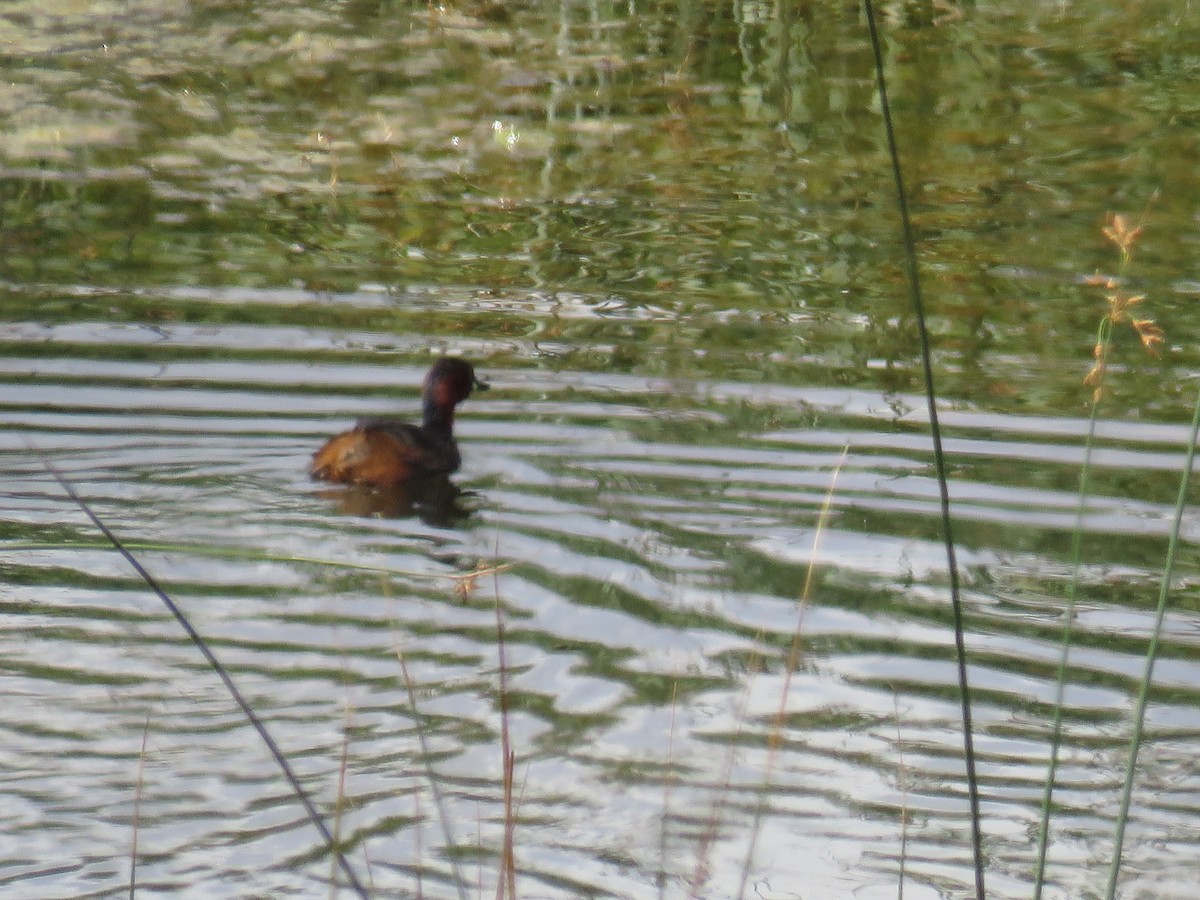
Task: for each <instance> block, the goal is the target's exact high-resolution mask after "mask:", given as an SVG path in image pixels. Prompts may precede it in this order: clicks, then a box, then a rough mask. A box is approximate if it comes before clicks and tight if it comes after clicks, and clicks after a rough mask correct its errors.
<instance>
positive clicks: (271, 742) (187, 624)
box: [29, 444, 368, 900]
mask: <svg viewBox="0 0 1200 900" xmlns="http://www.w3.org/2000/svg"><path fill="white" fill-rule="evenodd" d="M29 446H30V449H31V450H34V452H37V453H38V454H39V455H41V451H39V450H37V448H36V447H33V446H32V444H30V445H29ZM42 465H44V466H45V467H46V471H48V472H49V473H50V474H51V475H53V476H54V480H55V481H57V482H58V484H59V486H60V487H61V488H62V489H63V490H64V491H66V493H67V496H69V497H70V498H71V499H72V500H73V501H75V505H76V506H78V507H79V508H80V509H81V510H83V512H84V514H85V515H86V516H87V517H88V518H89V519H91V520H92V524H93V525H95V526H96V527H97V528H98V529H99V530H100V533H101V534H103V535H104V536H105V537H106V538H107V539H108V542H109V543H110V544H112V546H113V549H115V550H116V551H117V552H118V553H120V554H121V556H123V557H124V558H125V561H126V562H127V563H129V565H130V566H132V567H133V570H134V571H135V572H137V573H138V575H140V576H141V578H142V581H144V582H145V583H146V586H147V587H149V588H150V590H152V591H153V592H154V593H155V594H157V595H158V599H159V600H161V601H162V602H163V605H164V606H166V607H167V609H168V610H170V612H171V615H173V616H174V617H175V620H176V621H177V622H179V624H180V626H181V627H182V628H183V630H184V631H185V632H187V636H188V637H189V638H191V639H192V643H194V644H195V645H196V647H197V648H198V649H199V650H200V652H201V653H202V654H203V655H204V658H205V659H206V660H208V664H209V665H210V666H211V667H212V670H213V671H214V672H216V673H217V677H218V678H220V679H221V681H222V682H223V683H224V684H225V689H226V690H228V691H229V695H230V696H231V697H233V699H234V702H235V703H237V705H238V707H239V708H240V709H241V710H242V714H243V715H244V716H245V717H246V719H247V720H248V721H249V722H250V724H251V725H253V726H254V730H255V731H257V732H258V736H259V737H260V738H262V742H263V743H264V744H266V745H267V749H268V750H269V751H270V752H271V755H272V756H273V757H275V762H276V763H277V764H278V765H279V769H280V771H282V772H283V776H284V778H286V779H287V782H288V784H290V785H291V787H292V792H293V793H294V794H295V795H296V798H297V799H298V800H299V801H300V804H301V805H302V806H303V807H304V811H305V812H306V813H308V818H309V821H311V822H312V824H313V827H315V828H316V829H317V831H318V832H320V834H321V838H322V839H323V840H324V841H325V845H326V846H327V847H328V849H329V852H330V853H332V854H333V855H334V857H335V858H336V859H337V861H338V865H339V866H340V867H341V869H342V872H343V873H344V874H345V876H346V879H347V880H348V881H349V882H350V886H351V887H352V888H353V889H354V892H355V893H356V894H358V896H360V897H362V898H363V900H367V896H368V895H367V891H366V888H364V887H363V885H362V882H361V881H359V880H358V876H357V875H355V874H354V869H352V868H351V867H350V861H349V860H347V859H346V856H345V854H343V853H342V851H341V850H340V849H339V848H338V845H337V843H336V842H335V841H334V839H333V835H332V834H331V833H330V831H329V827H328V826H327V825H326V824H325V821H324V819H322V818H321V814H320V813H319V812H317V808H316V806H315V805H313V802H312V800H310V799H309V797H308V794H307V793H306V792H305V790H304V787H303V786H302V785H301V784H300V779H299V778H297V777H296V773H295V772H294V771H292V767H291V765H290V764H289V763H288V761H287V759H286V758H285V757H284V755H283V751H282V750H280V749H279V745H278V744H277V743H275V739H274V738H273V737H271V735H270V733H269V732H268V731H267V726H266V725H265V724H264V723H263V721H262V719H260V718H259V717H258V714H257V713H256V712H255V711H254V710H253V709H251V708H250V704H249V703H247V702H246V698H245V697H243V696H242V692H241V691H239V690H238V688H237V685H235V684H234V683H233V679H232V678H231V677H230V676H229V672H228V670H227V669H226V668H225V666H224V665H222V664H221V661H220V660H219V659H217V657H216V654H214V653H213V651H212V648H211V647H209V645H208V642H207V641H206V640H204V638H203V637H202V636H201V635H200V632H198V631H197V630H196V629H195V627H194V626H193V625H192V623H191V621H190V620H189V619H188V617H187V616H186V615H185V614H184V612H183V610H182V609H180V608H179V605H178V604H177V603H176V602H175V601H174V600H172V599H171V597H170V595H169V594H167V592H166V591H165V590H164V589H163V587H162V585H160V584H159V583H158V579H156V578H155V577H154V576H153V575H151V574H150V573H149V572H148V571H147V570H146V568H145V567H144V566H143V565H142V564H141V563H140V562H138V561H137V559H136V558H135V557H134V555H133V554H132V553H130V552H129V551H128V550H126V549H125V545H124V544H122V543H121V541H120V539H119V538H118V537H117V536H116V535H115V534H113V533H112V531H111V530H110V529H109V527H108V526H107V525H105V524H104V522H103V521H102V520H101V519H100V517H99V516H98V515H96V513H95V512H94V511H93V510H92V508H91V506H89V505H88V503H87V501H86V500H84V499H83V498H82V497H81V496H79V494H78V493H77V492H76V490H75V488H74V487H73V486H72V484H71V483H70V482H69V481H68V480H67V478H66V476H65V475H63V474H62V473H61V472H59V471H58V469H57V468H56V467H55V466H54V465H53V463H51V462H50V461H49V460H48V459H46V457H45V456H42Z"/></svg>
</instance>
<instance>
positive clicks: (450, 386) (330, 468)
mask: <svg viewBox="0 0 1200 900" xmlns="http://www.w3.org/2000/svg"><path fill="white" fill-rule="evenodd" d="M473 389H479V390H486V389H487V384H485V383H484V382H482V381H480V380H479V379H478V378H476V377H475V370H474V369H473V368H471V364H470V363H468V362H464V361H463V360H461V359H454V358H452V357H445V358H443V359H439V360H438V361H437V362H435V363H434V364H433V367H432V368H431V369H430V370H429V374H427V375H426V376H425V382H424V384H422V386H421V402H422V416H421V424H420V425H411V424H409V423H408V422H402V421H400V420H399V419H389V418H376V419H360V420H359V421H358V424H356V425H355V426H354V428H353V429H352V430H350V431H345V432H343V433H341V434H339V435H337V436H335V437H332V438H330V439H329V440H328V441H326V442H325V445H324V446H323V447H321V449H320V450H318V451H317V452H316V453H314V454H313V458H312V465H311V466H310V467H309V472H310V473H311V474H312V476H313V478H320V479H321V480H323V481H338V482H342V483H343V484H365V485H371V486H373V487H395V486H397V485H400V484H403V483H404V482H406V481H411V480H413V479H416V478H421V477H424V476H429V475H448V474H450V473H451V472H453V471H455V470H456V469H458V466H459V464H460V463H461V462H462V457H460V456H459V454H458V444H456V443H455V442H454V407H455V406H457V405H458V404H459V403H461V402H462V401H463V400H466V399H467V397H469V396H471V391H472V390H473Z"/></svg>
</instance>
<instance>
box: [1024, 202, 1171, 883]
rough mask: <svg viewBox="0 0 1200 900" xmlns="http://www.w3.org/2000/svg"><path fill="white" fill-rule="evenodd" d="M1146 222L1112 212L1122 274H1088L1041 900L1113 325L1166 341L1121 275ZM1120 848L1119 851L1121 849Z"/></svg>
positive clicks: (1154, 341) (1148, 340) (1040, 862)
mask: <svg viewBox="0 0 1200 900" xmlns="http://www.w3.org/2000/svg"><path fill="white" fill-rule="evenodd" d="M1141 234H1142V226H1141V225H1131V224H1130V223H1129V221H1128V220H1127V219H1126V218H1125V217H1124V216H1122V215H1120V214H1114V215H1111V216H1109V219H1108V224H1107V225H1106V226H1105V227H1104V236H1105V237H1106V238H1108V240H1109V241H1111V242H1112V243H1113V244H1115V245H1116V246H1117V249H1118V251H1119V252H1120V263H1119V265H1118V268H1117V276H1116V277H1107V276H1099V275H1098V276H1095V277H1093V278H1090V279H1088V283H1089V284H1093V285H1100V286H1103V287H1104V288H1105V289H1106V290H1107V291H1108V293H1107V294H1105V300H1106V301H1107V303H1108V309H1107V310H1106V311H1105V313H1104V315H1103V316H1102V317H1101V319H1100V325H1099V327H1098V329H1097V331H1096V346H1095V347H1094V348H1093V350H1092V357H1093V359H1094V362H1093V363H1092V368H1091V369H1090V370H1089V371H1088V373H1087V375H1086V376H1085V377H1084V379H1083V383H1084V384H1085V385H1087V386H1088V387H1090V388H1091V389H1092V402H1091V410H1090V415H1089V417H1088V431H1087V438H1086V440H1085V441H1084V450H1083V466H1082V467H1081V468H1080V470H1079V502H1078V504H1077V505H1076V507H1075V524H1074V527H1073V529H1072V531H1071V580H1070V583H1069V585H1068V587H1067V609H1066V620H1065V621H1064V622H1063V635H1062V647H1061V650H1060V653H1059V658H1058V672H1057V675H1056V678H1055V692H1054V718H1053V722H1052V724H1051V733H1050V762H1049V764H1048V765H1047V770H1046V784H1045V787H1044V789H1043V791H1042V809H1041V821H1040V823H1039V825H1038V846H1037V861H1036V863H1035V865H1034V890H1033V896H1034V898H1035V900H1040V898H1041V896H1042V889H1043V887H1044V884H1045V875H1046V851H1047V848H1048V845H1049V836H1050V809H1051V805H1052V800H1053V797H1054V780H1055V776H1056V775H1057V772H1058V757H1059V749H1060V747H1061V745H1062V719H1063V705H1064V704H1063V699H1064V695H1065V692H1066V682H1067V663H1068V660H1069V658H1070V652H1071V632H1072V629H1073V626H1074V624H1075V608H1076V599H1077V597H1078V593H1079V569H1080V559H1081V546H1082V541H1083V517H1084V513H1085V511H1086V508H1087V499H1088V495H1089V493H1090V487H1091V463H1092V446H1093V444H1094V442H1095V437H1096V421H1097V418H1098V415H1099V409H1100V401H1101V399H1102V398H1103V396H1104V386H1105V379H1106V376H1107V373H1108V362H1109V357H1110V356H1111V353H1112V341H1113V330H1114V329H1115V328H1116V327H1117V326H1119V325H1125V324H1127V325H1129V327H1130V328H1132V329H1133V330H1134V332H1135V333H1136V334H1137V336H1138V339H1139V340H1140V341H1141V343H1142V346H1143V347H1145V348H1146V350H1147V352H1149V353H1150V354H1151V355H1153V356H1157V355H1158V346H1159V344H1161V343H1162V342H1163V337H1164V335H1163V330H1162V329H1161V328H1160V327H1159V326H1158V325H1156V324H1155V323H1154V320H1153V319H1146V318H1139V317H1138V316H1136V315H1134V313H1133V312H1131V310H1132V309H1133V308H1134V307H1136V306H1138V305H1139V304H1140V303H1141V302H1142V301H1143V300H1145V299H1146V298H1145V295H1142V294H1136V295H1135V294H1130V293H1128V292H1126V291H1125V290H1123V289H1122V287H1121V280H1122V277H1123V276H1124V275H1125V273H1126V271H1127V270H1128V269H1129V266H1130V264H1131V263H1132V261H1133V247H1134V244H1135V243H1136V242H1137V240H1138V238H1139V237H1141ZM1118 852H1119V851H1118Z"/></svg>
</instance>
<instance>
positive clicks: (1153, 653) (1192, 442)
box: [1104, 394, 1200, 900]
mask: <svg viewBox="0 0 1200 900" xmlns="http://www.w3.org/2000/svg"><path fill="white" fill-rule="evenodd" d="M1198 433H1200V394H1197V395H1196V410H1195V412H1194V413H1193V414H1192V435H1191V438H1190V439H1189V440H1188V446H1187V456H1186V458H1185V459H1184V463H1183V475H1182V476H1181V477H1180V479H1179V494H1178V496H1177V497H1176V499H1175V520H1174V521H1173V522H1172V523H1171V537H1170V540H1169V541H1168V542H1167V560H1166V564H1165V565H1164V567H1163V574H1162V584H1161V585H1160V586H1159V589H1158V609H1157V610H1155V613H1154V630H1153V631H1152V632H1151V634H1150V646H1149V647H1148V648H1147V649H1146V670H1145V672H1143V674H1142V683H1141V686H1140V687H1139V689H1138V702H1137V709H1136V710H1135V711H1134V719H1133V736H1132V737H1131V738H1130V740H1129V760H1128V762H1127V763H1126V766H1125V784H1124V786H1123V787H1122V789H1121V807H1120V809H1119V810H1118V811H1117V825H1116V831H1115V832H1114V834H1113V854H1112V860H1111V862H1110V865H1109V870H1108V889H1107V890H1106V891H1105V893H1104V896H1105V897H1106V898H1107V900H1113V897H1115V896H1116V893H1117V876H1118V875H1119V874H1120V871H1121V853H1122V850H1123V849H1124V846H1125V823H1126V822H1127V821H1128V820H1129V802H1130V798H1131V797H1132V795H1133V776H1134V772H1135V771H1136V770H1137V759H1138V750H1139V749H1140V748H1141V746H1142V730H1143V728H1144V726H1145V724H1146V702H1147V697H1148V695H1149V693H1150V683H1151V681H1152V680H1153V678H1154V661H1155V659H1156V658H1157V656H1158V639H1159V637H1160V636H1161V635H1162V625H1163V617H1164V616H1165V615H1166V611H1167V595H1168V594H1169V593H1170V592H1171V575H1172V574H1173V572H1174V571H1175V557H1176V552H1177V550H1178V548H1179V529H1180V526H1181V525H1182V523H1183V508H1184V507H1185V506H1186V505H1187V495H1188V486H1189V483H1190V482H1191V477H1192V465H1193V463H1194V462H1195V459H1196V436H1197V434H1198Z"/></svg>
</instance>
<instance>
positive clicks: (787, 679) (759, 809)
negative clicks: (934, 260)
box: [737, 444, 850, 897]
mask: <svg viewBox="0 0 1200 900" xmlns="http://www.w3.org/2000/svg"><path fill="white" fill-rule="evenodd" d="M849 453H850V445H849V444H847V445H846V446H844V447H842V453H841V456H839V457H838V461H837V465H836V466H834V468H833V475H831V476H830V478H829V488H828V490H826V491H825V499H824V501H822V503H821V511H820V513H819V514H818V515H817V525H816V527H815V528H814V529H813V540H812V549H811V550H810V551H809V554H808V569H807V570H806V571H805V573H804V587H803V588H802V589H801V591H800V611H799V613H798V614H797V616H796V629H795V631H793V632H792V646H791V649H790V650H789V651H788V658H787V668H786V670H785V672H784V676H783V690H782V691H781V692H780V695H779V709H778V710H776V712H775V715H774V717H773V718H772V721H771V731H770V734H769V735H768V737H767V769H766V771H765V772H764V773H763V780H762V784H761V785H759V789H758V803H757V804H756V805H755V809H754V824H753V826H751V828H750V845H749V846H748V847H747V848H746V859H745V861H744V862H743V863H742V877H741V882H740V884H739V885H738V893H737V895H738V896H739V897H744V896H745V895H746V883H747V882H748V881H749V880H750V867H751V866H752V865H753V864H754V851H755V850H756V849H757V847H758V836H759V834H760V832H761V831H762V820H763V810H764V808H765V807H766V799H767V789H768V788H769V787H770V786H771V777H772V776H773V775H774V773H775V760H776V757H777V756H778V753H779V745H780V743H782V741H783V722H784V719H785V718H787V700H788V693H789V692H790V691H791V688H792V676H793V675H794V674H795V672H796V669H797V668H798V667H799V665H800V645H801V642H802V639H803V635H804V614H805V613H806V612H807V611H808V601H809V598H810V597H811V596H812V586H813V577H814V575H815V573H816V569H817V548H818V547H819V546H820V544H821V537H822V536H823V535H824V533H825V525H826V523H827V522H828V521H829V511H830V509H832V508H833V492H834V490H835V489H836V488H837V480H838V476H839V475H840V474H841V473H842V467H843V466H845V465H846V457H847V456H848V455H849Z"/></svg>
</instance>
